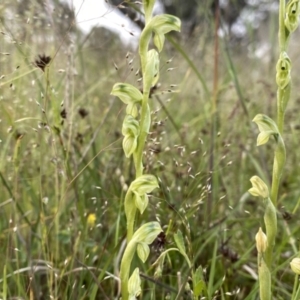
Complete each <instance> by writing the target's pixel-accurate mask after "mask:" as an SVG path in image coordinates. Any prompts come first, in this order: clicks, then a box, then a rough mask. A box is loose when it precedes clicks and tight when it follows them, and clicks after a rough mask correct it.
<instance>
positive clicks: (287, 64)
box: [276, 52, 291, 90]
mask: <svg viewBox="0 0 300 300" xmlns="http://www.w3.org/2000/svg"><path fill="white" fill-rule="evenodd" d="M290 81H291V60H290V58H289V57H288V55H287V53H286V52H281V53H280V57H279V60H278V62H277V64H276V83H277V85H278V87H279V88H280V89H282V90H283V89H284V88H285V87H286V86H287V85H288V84H289V83H290Z"/></svg>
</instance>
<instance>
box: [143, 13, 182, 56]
mask: <svg viewBox="0 0 300 300" xmlns="http://www.w3.org/2000/svg"><path fill="white" fill-rule="evenodd" d="M147 26H149V28H152V30H153V31H154V38H153V42H154V45H155V46H156V47H157V50H158V52H161V50H162V48H163V46H164V42H165V34H166V33H168V32H170V31H172V30H175V31H180V27H181V21H180V19H179V18H177V17H175V16H172V15H167V14H163V15H158V16H155V17H154V18H153V19H152V20H151V21H150V22H149V24H148V25H147Z"/></svg>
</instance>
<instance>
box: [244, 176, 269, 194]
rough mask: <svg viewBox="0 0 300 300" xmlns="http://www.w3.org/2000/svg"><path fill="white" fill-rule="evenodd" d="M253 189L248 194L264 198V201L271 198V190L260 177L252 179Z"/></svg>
mask: <svg viewBox="0 0 300 300" xmlns="http://www.w3.org/2000/svg"><path fill="white" fill-rule="evenodd" d="M250 181H251V183H252V188H251V189H249V190H248V192H249V193H250V194H251V195H252V196H254V197H262V198H264V199H266V198H269V189H268V187H267V185H266V184H265V183H264V182H263V180H262V179H260V178H259V177H258V176H253V177H251V178H250Z"/></svg>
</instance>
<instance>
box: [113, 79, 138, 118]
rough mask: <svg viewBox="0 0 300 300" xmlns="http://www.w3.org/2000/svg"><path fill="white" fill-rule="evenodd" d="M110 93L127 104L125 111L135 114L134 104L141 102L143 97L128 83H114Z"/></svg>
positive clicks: (134, 115)
mask: <svg viewBox="0 0 300 300" xmlns="http://www.w3.org/2000/svg"><path fill="white" fill-rule="evenodd" d="M111 95H114V96H117V97H119V98H120V99H121V101H123V102H124V103H125V104H127V108H126V113H127V114H130V115H132V116H133V117H136V116H137V107H136V104H137V103H139V102H141V101H142V99H143V95H142V93H141V92H140V91H139V90H138V89H137V88H136V87H134V86H133V85H131V84H129V83H116V84H115V85H114V86H113V89H112V91H111Z"/></svg>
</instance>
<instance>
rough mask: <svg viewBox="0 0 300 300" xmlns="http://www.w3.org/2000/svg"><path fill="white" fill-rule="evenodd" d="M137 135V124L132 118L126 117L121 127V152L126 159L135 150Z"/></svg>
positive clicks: (138, 130)
mask: <svg viewBox="0 0 300 300" xmlns="http://www.w3.org/2000/svg"><path fill="white" fill-rule="evenodd" d="M139 133H140V125H139V122H138V121H137V120H136V119H134V117H133V116H131V115H126V117H125V119H124V122H123V127H122V134H123V135H124V139H123V150H124V153H125V156H126V157H130V156H131V154H132V153H134V151H135V150H136V148H137V139H138V136H139Z"/></svg>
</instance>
